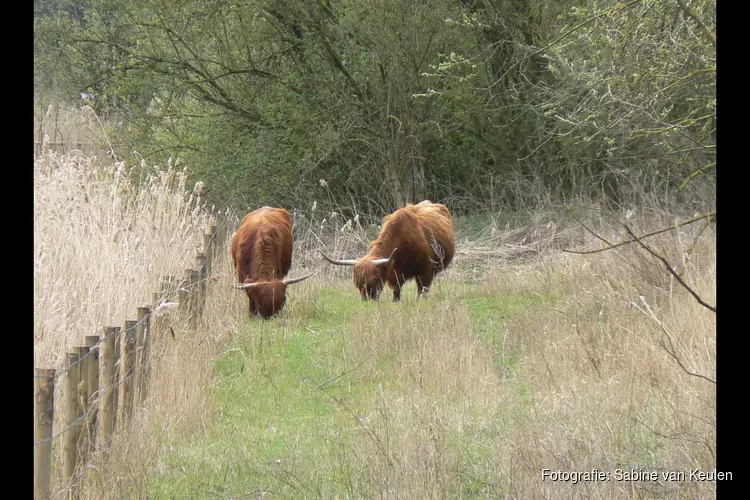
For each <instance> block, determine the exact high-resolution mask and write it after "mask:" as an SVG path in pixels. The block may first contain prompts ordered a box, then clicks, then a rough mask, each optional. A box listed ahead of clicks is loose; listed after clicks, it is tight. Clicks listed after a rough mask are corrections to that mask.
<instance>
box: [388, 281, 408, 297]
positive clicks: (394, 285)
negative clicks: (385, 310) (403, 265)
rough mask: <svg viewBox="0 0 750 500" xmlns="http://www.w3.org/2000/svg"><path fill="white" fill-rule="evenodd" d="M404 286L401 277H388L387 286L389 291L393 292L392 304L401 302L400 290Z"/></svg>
mask: <svg viewBox="0 0 750 500" xmlns="http://www.w3.org/2000/svg"><path fill="white" fill-rule="evenodd" d="M403 285H404V278H403V276H396V275H395V274H394V276H392V277H390V278H389V279H388V286H390V287H391V290H393V302H398V301H400V300H401V288H402V287H403Z"/></svg>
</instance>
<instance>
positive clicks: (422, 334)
mask: <svg viewBox="0 0 750 500" xmlns="http://www.w3.org/2000/svg"><path fill="white" fill-rule="evenodd" d="M715 19H716V2H715V0H705V1H704V0H676V1H674V2H672V1H649V0H644V1H641V0H634V1H627V2H621V1H615V0H604V1H593V0H555V1H552V2H531V1H527V0H513V1H499V0H482V1H473V0H472V1H462V2H448V1H443V0H438V1H434V2H422V1H416V0H377V1H369V2H362V1H359V0H346V1H338V0H337V1H328V0H324V1H321V2H312V3H310V2H304V1H302V0H283V1H275V2H267V1H265V0H250V1H247V2H234V1H219V2H206V1H203V0H186V1H180V2H164V1H161V0H157V1H150V2H145V3H144V2H124V1H121V0H106V1H104V0H93V1H90V2H80V1H77V0H42V1H38V2H35V19H34V20H35V32H34V33H35V36H34V43H35V51H34V64H35V92H34V98H35V100H34V138H35V139H34V140H35V143H34V251H35V269H34V312H35V314H34V362H35V367H37V368H58V369H59V368H62V366H63V362H64V353H65V352H66V350H67V349H69V348H70V347H71V346H74V345H78V344H80V343H81V342H82V341H83V338H84V336H85V335H91V334H98V333H101V329H102V328H103V327H104V326H108V325H120V324H122V322H123V321H124V320H126V319H133V318H132V315H133V314H134V313H135V311H136V308H137V307H139V306H144V305H151V301H152V293H153V292H155V291H156V290H157V289H158V287H159V280H160V278H161V277H162V276H165V275H174V276H180V275H181V274H182V271H183V270H184V269H186V268H190V267H193V265H194V264H195V254H196V252H197V251H198V250H199V248H200V245H201V243H202V233H203V231H204V229H205V227H206V224H207V223H209V222H211V221H214V220H216V218H217V216H218V215H221V218H222V220H224V221H226V222H227V224H228V227H229V231H228V235H231V233H232V231H233V230H234V228H235V227H236V224H237V222H238V221H239V220H240V218H241V217H242V216H243V215H244V214H245V213H246V212H247V211H249V210H253V209H255V208H258V207H261V206H263V205H273V206H281V207H284V208H287V209H288V210H289V211H290V212H291V213H292V214H293V218H294V234H295V248H294V260H293V267H292V275H295V276H297V275H302V273H305V272H310V271H316V275H315V276H313V277H312V278H310V279H308V280H306V281H304V282H303V283H300V284H299V285H295V286H294V287H293V288H292V289H290V291H289V294H288V300H287V305H286V308H285V309H284V311H283V313H282V314H281V315H280V316H279V317H277V318H273V319H271V320H268V321H261V320H256V319H252V318H249V317H248V314H247V298H246V297H245V295H244V294H243V293H242V292H239V291H237V290H234V289H233V287H232V286H233V284H234V282H235V277H234V275H233V269H232V266H231V259H230V258H229V255H228V241H227V242H225V247H224V248H223V249H222V251H221V252H219V255H218V257H217V260H216V262H215V266H214V269H213V273H212V275H211V276H209V277H208V279H207V281H206V289H207V299H206V300H207V301H206V306H205V310H204V314H203V315H202V317H201V318H200V320H199V322H198V323H197V324H195V325H191V324H189V323H188V322H187V321H186V320H185V318H184V317H183V315H182V314H181V312H180V309H179V308H169V307H165V308H161V309H159V314H158V315H157V314H155V318H158V321H160V322H161V324H162V325H165V326H166V327H167V328H165V329H164V331H166V332H169V334H165V335H163V338H162V337H160V338H156V339H155V344H154V348H155V352H154V376H153V379H152V387H151V388H150V392H149V398H148V399H147V401H146V403H145V406H144V407H143V408H141V409H140V410H139V411H138V412H137V415H136V416H135V420H134V421H133V425H132V427H131V428H130V429H129V430H128V431H127V432H120V433H117V435H116V439H115V441H114V442H113V443H112V446H111V448H110V452H109V453H106V454H105V453H103V452H102V450H97V451H96V452H95V453H94V455H93V456H92V457H91V460H90V461H89V462H88V465H87V467H86V470H85V471H84V472H83V474H82V475H81V480H82V483H81V484H82V490H81V495H82V497H83V498H92V499H93V498H96V499H100V498H318V497H324V498H342V499H343V498H524V499H525V498H579V497H580V498H602V499H603V498H675V499H676V498H698V499H703V498H713V497H714V496H715V494H716V483H715V482H711V481H691V480H689V479H690V478H689V476H688V477H686V479H685V480H683V481H670V480H665V479H664V476H663V475H662V473H669V472H673V471H683V472H685V473H686V475H688V474H689V471H690V470H698V469H699V470H701V471H705V472H708V471H712V470H713V469H715V468H716V413H715V410H716V331H715V329H716V312H715V304H716V246H715V234H716V229H715V221H716V218H715V216H716V208H715V207H716V193H715V175H716V165H717V164H716V118H715V116H716V114H715V109H716V96H715V83H716V53H715V50H716V37H715ZM423 199H430V200H432V201H434V202H440V203H444V204H445V205H447V206H448V207H449V208H450V210H451V212H452V214H453V216H454V228H455V230H456V237H457V253H456V257H455V260H454V262H453V264H452V265H451V266H450V267H449V268H448V269H447V270H446V271H445V272H444V273H442V274H441V275H439V277H438V278H437V279H436V281H435V283H434V287H433V290H432V292H431V297H429V298H428V299H427V300H417V297H416V285H414V284H413V283H409V284H408V285H407V286H406V288H405V290H404V292H403V295H402V300H401V302H400V303H398V304H395V303H392V302H391V300H390V292H389V291H387V290H386V291H385V292H384V294H383V296H382V297H381V300H380V301H379V302H372V303H363V302H362V301H361V300H360V299H359V295H358V293H357V291H356V290H355V289H354V286H353V284H352V281H351V269H347V268H340V267H337V266H332V265H330V264H328V263H327V262H325V261H324V260H323V259H322V258H321V256H320V254H319V251H320V250H323V251H325V252H326V253H327V254H329V255H331V256H333V257H336V258H356V257H358V256H361V255H363V254H364V253H365V252H366V250H367V246H368V244H369V242H370V241H372V240H373V239H374V238H375V237H376V235H377V234H378V230H379V225H380V223H381V220H382V217H383V216H384V215H386V214H388V213H390V212H391V211H392V210H394V209H396V208H399V207H401V206H403V205H404V204H405V203H410V202H419V201H421V200H423ZM59 396H60V391H58V393H57V395H56V397H59ZM57 407H58V408H59V407H60V406H59V405H58V406H57ZM59 413H62V412H59ZM60 423H61V422H55V429H61V428H62V427H60V426H59V425H58V424H60ZM60 448H61V446H60V443H59V440H58V441H56V444H55V457H54V458H55V467H54V469H53V470H54V471H55V474H57V476H56V477H54V478H53V479H54V481H53V482H54V486H55V498H63V496H65V494H66V493H67V492H66V489H65V485H64V484H62V481H61V478H60V469H61V467H59V465H60V461H61V457H60ZM543 469H549V470H550V472H551V473H557V472H558V471H565V472H570V471H581V472H582V471H591V470H593V469H598V470H599V471H602V472H604V473H607V474H609V476H608V479H609V480H606V481H579V482H573V481H552V480H550V479H549V478H547V479H545V478H544V477H543V474H542V470H543ZM618 470H620V471H622V472H623V473H625V472H627V473H635V474H638V473H639V472H641V471H645V472H649V473H650V472H657V473H659V479H658V480H656V481H619V480H616V473H617V472H616V471H618Z"/></svg>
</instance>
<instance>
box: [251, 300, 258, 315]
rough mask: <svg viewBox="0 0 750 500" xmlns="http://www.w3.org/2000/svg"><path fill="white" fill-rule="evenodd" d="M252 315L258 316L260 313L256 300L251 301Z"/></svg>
mask: <svg viewBox="0 0 750 500" xmlns="http://www.w3.org/2000/svg"><path fill="white" fill-rule="evenodd" d="M250 315H251V316H257V315H258V305H257V304H256V303H255V301H254V300H251V301H250Z"/></svg>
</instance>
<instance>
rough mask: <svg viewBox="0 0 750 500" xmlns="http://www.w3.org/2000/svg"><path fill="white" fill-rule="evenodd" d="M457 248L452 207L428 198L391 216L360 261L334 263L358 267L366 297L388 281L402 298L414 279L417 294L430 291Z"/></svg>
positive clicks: (374, 294) (356, 278)
mask: <svg viewBox="0 0 750 500" xmlns="http://www.w3.org/2000/svg"><path fill="white" fill-rule="evenodd" d="M455 249H456V237H455V235H454V233H453V221H452V219H451V214H450V212H449V211H448V209H447V208H446V207H445V206H444V205H441V204H439V203H432V202H431V201H429V200H425V201H423V202H421V203H419V204H417V205H411V204H409V205H407V206H405V207H404V208H400V209H398V210H396V211H395V212H393V213H392V214H390V215H389V216H387V217H386V218H385V220H384V221H383V228H382V229H381V230H380V235H379V236H378V238H377V239H376V240H375V241H373V242H372V243H371V244H370V250H369V252H367V255H365V256H364V257H362V258H360V259H357V260H334V259H332V258H330V257H328V256H327V255H326V254H324V253H323V252H320V253H321V254H322V255H323V257H324V258H325V259H326V260H327V261H328V262H330V263H331V264H336V265H340V266H354V284H355V285H356V287H357V288H358V289H359V293H360V295H362V299H363V300H368V299H375V300H377V299H378V297H379V296H380V292H381V291H382V289H383V286H384V283H385V282H387V283H388V285H389V286H390V287H391V289H392V290H393V300H394V301H398V300H400V299H401V286H402V285H403V284H404V283H405V282H406V281H407V280H410V279H412V278H415V279H416V282H417V294H418V295H419V296H421V295H422V292H428V291H429V288H430V285H431V284H432V280H433V278H434V277H435V275H436V274H437V273H439V272H440V271H442V270H443V269H445V268H446V267H448V265H449V264H450V263H451V261H452V260H453V254H454V252H455Z"/></svg>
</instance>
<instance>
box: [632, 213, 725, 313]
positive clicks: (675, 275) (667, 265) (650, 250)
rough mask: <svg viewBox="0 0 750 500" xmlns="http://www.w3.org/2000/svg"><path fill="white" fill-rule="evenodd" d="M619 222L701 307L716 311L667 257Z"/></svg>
mask: <svg viewBox="0 0 750 500" xmlns="http://www.w3.org/2000/svg"><path fill="white" fill-rule="evenodd" d="M621 224H622V225H623V227H624V228H625V230H626V231H627V232H628V234H629V235H630V236H631V237H632V238H633V239H634V240H635V241H637V242H638V244H639V245H641V246H642V247H643V248H644V249H645V250H646V251H647V252H648V253H650V254H651V255H653V256H654V257H656V258H657V259H659V260H660V261H661V262H662V264H664V267H666V269H667V271H669V273H670V274H671V275H672V276H674V277H675V279H676V280H677V281H678V282H679V283H680V285H682V286H683V287H684V288H685V289H686V290H687V291H688V292H690V295H692V296H693V297H695V300H697V301H698V303H699V304H700V305H702V306H703V307H705V308H706V309H708V310H709V311H713V312H714V313H716V307H714V306H712V305H709V304H707V303H706V302H705V301H704V300H703V299H702V298H701V297H700V295H698V294H697V293H696V292H695V290H693V289H692V288H690V285H688V284H687V283H685V281H684V280H683V279H682V278H681V277H680V275H679V274H678V273H677V271H675V270H674V269H673V268H672V266H671V265H670V264H669V262H668V261H667V259H665V258H664V257H662V256H661V255H659V254H657V253H656V252H655V251H653V250H652V249H651V248H650V247H649V246H648V245H646V244H645V243H644V242H642V241H641V240H640V239H639V238H638V237H637V236H636V235H635V234H634V233H633V231H632V230H631V229H630V227H628V225H627V224H625V223H624V222H622V223H621Z"/></svg>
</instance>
